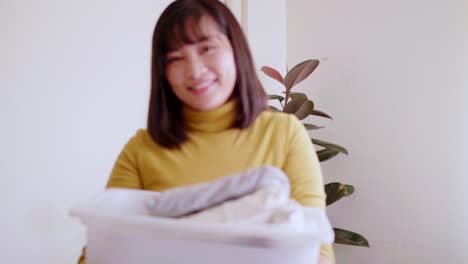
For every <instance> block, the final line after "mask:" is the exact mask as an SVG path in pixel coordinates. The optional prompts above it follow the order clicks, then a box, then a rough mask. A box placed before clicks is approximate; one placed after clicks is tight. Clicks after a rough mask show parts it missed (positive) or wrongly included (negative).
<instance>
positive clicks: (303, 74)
mask: <svg viewBox="0 0 468 264" xmlns="http://www.w3.org/2000/svg"><path fill="white" fill-rule="evenodd" d="M319 63H320V62H319V61H318V60H316V59H310V60H306V61H303V62H301V63H299V64H297V65H296V66H294V67H293V68H292V69H291V70H289V71H287V73H286V75H285V76H284V77H283V76H282V75H281V74H280V73H279V71H277V70H275V69H274V68H271V67H268V66H263V67H262V68H261V71H262V72H263V73H265V74H266V75H268V76H269V77H271V78H273V79H275V80H277V81H278V82H280V83H281V84H282V85H283V86H284V91H283V94H281V95H279V94H271V95H269V100H275V101H278V102H279V105H280V106H281V107H280V108H278V107H275V106H272V105H270V106H269V107H270V109H271V110H272V111H281V112H286V113H290V114H294V115H295V116H296V117H297V118H298V119H299V120H304V119H305V118H307V117H308V116H318V117H320V118H328V119H333V118H332V117H331V116H330V115H328V114H327V113H325V112H323V111H320V110H318V109H316V108H315V104H314V102H313V101H312V100H310V99H309V98H308V97H307V95H306V94H304V93H298V92H292V89H293V88H294V87H295V86H296V85H297V84H298V83H300V82H302V81H303V80H304V79H306V78H307V77H308V76H309V75H310V74H311V73H312V72H313V71H314V70H315V69H316V68H317V67H318V65H319ZM303 125H304V127H305V128H306V129H307V130H316V129H322V128H324V127H323V126H318V125H315V124H311V123H303ZM311 144H314V145H315V146H316V147H315V149H316V151H317V155H318V158H319V160H320V162H324V161H327V160H330V159H332V158H334V157H335V156H337V155H338V154H345V155H348V151H347V150H346V149H345V148H344V147H342V146H340V145H338V144H334V143H331V142H326V141H323V140H319V139H316V138H311ZM324 188H325V193H326V194H327V199H326V205H327V206H329V205H331V204H333V203H335V202H337V201H338V200H340V199H342V198H344V197H346V196H349V195H351V194H353V193H354V190H355V188H354V186H352V185H348V184H344V183H340V182H330V183H327V184H325V186H324ZM333 229H334V231H335V243H337V244H345V245H351V246H360V247H369V242H368V241H367V239H366V238H365V237H364V236H362V235H360V234H358V233H355V232H352V231H349V230H346V229H343V228H336V227H334V228H333Z"/></svg>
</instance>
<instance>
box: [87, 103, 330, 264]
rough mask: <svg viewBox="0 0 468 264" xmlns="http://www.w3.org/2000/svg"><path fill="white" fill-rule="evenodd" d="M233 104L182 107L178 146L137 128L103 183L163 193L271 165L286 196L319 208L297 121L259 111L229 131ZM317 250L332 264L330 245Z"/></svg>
mask: <svg viewBox="0 0 468 264" xmlns="http://www.w3.org/2000/svg"><path fill="white" fill-rule="evenodd" d="M235 107H236V102H235V101H229V102H228V103H226V104H225V105H223V106H221V107H220V108H218V109H215V110H212V111H207V112H197V111H194V110H192V109H189V108H184V109H183V116H184V120H185V125H186V128H187V131H188V136H189V140H188V141H187V142H185V143H184V144H182V145H181V148H180V149H167V148H163V147H161V146H159V145H158V144H156V143H155V142H154V141H153V140H152V139H151V137H150V135H149V134H148V132H147V131H146V130H139V131H138V132H137V133H136V135H135V136H134V137H133V138H131V139H130V140H129V142H128V143H127V144H126V146H125V148H124V149H123V150H122V152H121V153H120V155H119V157H118V159H117V161H116V163H115V166H114V169H113V170H112V173H111V176H110V178H109V181H108V183H107V187H120V188H134V189H145V190H154V191H164V190H167V189H170V188H173V187H179V186H184V185H189V184H193V183H199V182H206V181H211V180H214V179H217V178H219V177H222V176H226V175H229V174H233V173H238V172H242V171H245V170H246V169H249V168H252V167H256V166H262V165H272V166H275V167H278V168H280V169H282V170H283V171H284V172H285V173H286V175H288V177H289V180H290V183H291V196H292V198H294V199H296V200H297V201H298V202H299V203H301V204H302V205H307V206H313V207H320V208H325V192H324V188H323V179H322V172H321V169H320V164H319V160H318V158H317V155H316V153H315V150H314V148H313V146H312V144H311V142H310V138H309V136H308V134H307V131H306V130H305V128H304V126H303V125H302V124H301V123H300V121H299V120H298V119H297V118H296V117H295V116H294V115H289V114H284V113H278V112H271V111H264V112H263V113H261V114H260V115H259V116H258V117H257V119H256V120H255V121H254V123H253V124H252V125H251V126H250V127H248V128H246V129H233V128H230V127H231V125H232V123H233V121H234V116H235ZM321 254H323V255H326V256H328V257H329V259H330V260H331V262H332V263H334V254H333V250H332V248H331V246H330V245H323V246H322V248H321ZM82 263H84V262H82Z"/></svg>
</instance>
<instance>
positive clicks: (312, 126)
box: [303, 124, 324, 130]
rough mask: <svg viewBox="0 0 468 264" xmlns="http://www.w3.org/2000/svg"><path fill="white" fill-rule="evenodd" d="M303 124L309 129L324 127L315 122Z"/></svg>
mask: <svg viewBox="0 0 468 264" xmlns="http://www.w3.org/2000/svg"><path fill="white" fill-rule="evenodd" d="M303 125H304V127H305V128H306V129H307V130H315V129H321V128H324V127H323V126H316V125H314V124H303Z"/></svg>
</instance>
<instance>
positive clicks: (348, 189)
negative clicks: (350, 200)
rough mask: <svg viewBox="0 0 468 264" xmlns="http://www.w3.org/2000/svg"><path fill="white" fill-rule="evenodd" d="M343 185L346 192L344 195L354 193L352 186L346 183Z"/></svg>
mask: <svg viewBox="0 0 468 264" xmlns="http://www.w3.org/2000/svg"><path fill="white" fill-rule="evenodd" d="M345 186H346V193H347V195H346V196H350V195H351V194H353V193H354V186H352V185H347V184H345Z"/></svg>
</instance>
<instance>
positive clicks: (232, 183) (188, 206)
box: [146, 166, 290, 217]
mask: <svg viewBox="0 0 468 264" xmlns="http://www.w3.org/2000/svg"><path fill="white" fill-rule="evenodd" d="M268 189H270V190H273V189H274V190H277V191H279V193H281V196H282V197H284V198H285V199H289V195H290V185H289V180H288V177H287V176H286V175H285V174H284V172H283V171H281V170H280V169H278V168H275V167H272V166H262V167H256V168H253V169H249V170H247V171H245V172H242V173H237V174H233V175H229V176H225V177H223V178H220V179H218V180H215V181H212V182H207V183H200V184H195V185H190V186H187V187H178V188H173V189H169V190H167V191H164V192H160V193H155V194H154V196H152V197H150V198H149V199H147V200H146V207H147V208H148V210H149V211H150V213H151V214H152V215H153V216H162V217H181V216H186V215H189V214H193V213H197V212H200V211H202V210H205V209H207V208H210V207H213V206H216V205H220V204H222V203H223V202H226V201H229V200H232V199H236V198H240V197H243V196H246V195H249V194H253V193H255V192H257V191H259V190H268Z"/></svg>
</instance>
